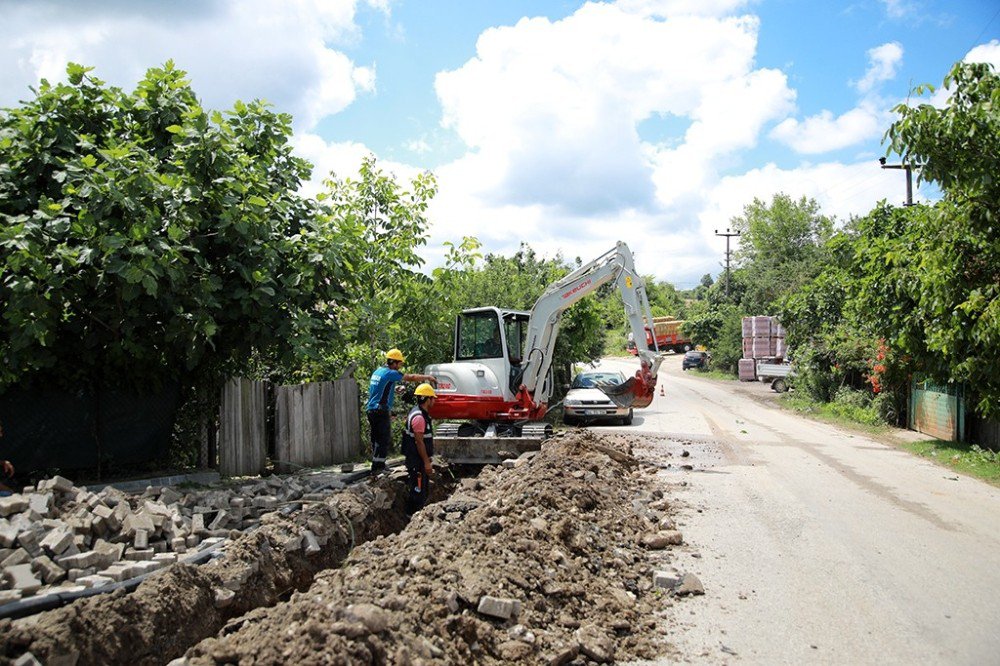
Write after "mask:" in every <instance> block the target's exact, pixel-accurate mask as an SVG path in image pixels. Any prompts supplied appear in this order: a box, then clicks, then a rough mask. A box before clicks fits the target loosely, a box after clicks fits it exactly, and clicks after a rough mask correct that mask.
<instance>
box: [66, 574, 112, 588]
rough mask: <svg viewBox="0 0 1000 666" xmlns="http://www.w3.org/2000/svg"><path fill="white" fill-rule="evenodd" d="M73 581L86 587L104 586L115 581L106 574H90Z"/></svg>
mask: <svg viewBox="0 0 1000 666" xmlns="http://www.w3.org/2000/svg"><path fill="white" fill-rule="evenodd" d="M75 582H76V583H79V584H80V585H85V586H87V587H104V586H105V585H110V584H111V583H113V582H115V581H114V580H113V579H111V578H109V577H107V576H98V575H90V576H83V577H81V578H77V579H76V581H75Z"/></svg>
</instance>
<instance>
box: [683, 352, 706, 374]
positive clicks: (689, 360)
mask: <svg viewBox="0 0 1000 666" xmlns="http://www.w3.org/2000/svg"><path fill="white" fill-rule="evenodd" d="M707 367H708V352H705V351H697V350H694V349H692V350H691V351H689V352H685V353H684V360H683V361H681V370H687V369H688V368H701V369H702V370H704V369H705V368H707Z"/></svg>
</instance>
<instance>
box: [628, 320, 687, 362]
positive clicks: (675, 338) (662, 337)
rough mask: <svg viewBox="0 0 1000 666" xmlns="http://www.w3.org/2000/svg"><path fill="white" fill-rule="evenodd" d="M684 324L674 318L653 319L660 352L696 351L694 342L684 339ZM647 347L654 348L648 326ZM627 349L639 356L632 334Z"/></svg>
mask: <svg viewBox="0 0 1000 666" xmlns="http://www.w3.org/2000/svg"><path fill="white" fill-rule="evenodd" d="M683 324H684V321H683V320H681V319H674V318H673V317H653V331H655V332H656V347H657V348H658V349H659V350H660V351H666V350H668V349H672V350H673V351H675V352H677V353H683V352H686V351H690V350H692V349H694V342H692V341H691V340H690V339H689V338H686V337H684V334H683V333H681V326H682V325H683ZM646 346H647V347H648V348H649V349H652V348H653V336H652V334H651V333H650V330H649V326H646ZM627 348H628V351H629V353H630V354H633V355H635V354H638V350H637V349H636V346H635V340H634V339H633V336H632V334H631V333H629V336H628V345H627Z"/></svg>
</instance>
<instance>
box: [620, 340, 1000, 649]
mask: <svg viewBox="0 0 1000 666" xmlns="http://www.w3.org/2000/svg"><path fill="white" fill-rule="evenodd" d="M603 365H604V366H607V367H611V368H615V369H622V370H625V371H627V372H634V369H635V367H636V363H635V361H634V360H628V361H626V360H616V359H608V360H606V361H604V363H603ZM660 378H661V379H660V383H661V385H662V386H663V388H664V395H662V396H660V395H659V391H657V393H658V395H657V397H656V399H655V400H654V402H653V404H652V405H651V406H650V407H649V408H647V409H645V410H641V411H636V418H635V421H634V424H633V426H632V427H631V428H628V429H627V430H630V431H633V432H635V431H642V432H646V433H649V434H651V435H663V436H667V437H669V438H671V439H666V438H665V437H651V438H649V440H648V441H649V446H648V449H646V450H644V451H642V452H641V453H642V454H643V455H645V456H648V457H649V458H651V459H653V460H657V461H659V462H661V463H662V464H664V465H666V464H670V465H671V468H670V469H665V470H664V471H663V472H662V474H663V476H664V478H665V479H666V480H667V482H668V483H671V484H673V485H674V486H675V488H674V490H673V492H672V493H671V495H670V496H671V497H673V498H674V502H675V505H677V506H678V507H679V514H678V516H679V517H678V524H679V528H680V529H681V530H682V531H683V533H684V537H685V541H686V543H687V545H685V546H683V547H681V548H679V549H677V550H676V551H675V552H674V553H673V557H674V561H673V564H674V566H675V567H676V568H677V569H678V570H681V571H691V572H693V573H695V574H696V575H698V576H699V577H700V578H701V580H702V582H703V583H704V585H705V589H706V594H705V596H704V597H698V598H695V599H691V600H685V601H683V602H680V603H679V604H678V605H677V606H675V607H674V609H673V610H674V611H676V612H674V613H673V616H674V620H673V622H672V624H670V625H666V626H664V631H665V632H666V633H667V634H668V636H669V639H670V640H671V641H672V642H673V643H674V644H675V645H676V646H677V647H678V648H679V649H680V651H681V654H683V655H685V657H686V658H687V659H689V660H691V661H693V662H697V663H762V664H801V663H832V664H998V663H1000V489H996V488H993V487H992V486H989V485H987V484H985V483H982V482H980V481H977V480H974V479H971V478H968V477H965V476H958V475H956V474H955V473H953V472H951V471H950V470H948V469H946V468H943V467H940V466H937V465H935V464H934V463H932V462H929V461H926V460H922V459H920V458H916V457H914V456H912V455H910V454H908V453H906V452H905V451H902V450H899V449H896V448H894V447H892V446H889V445H886V444H883V443H881V442H879V441H876V440H874V439H871V438H869V437H865V436H862V435H858V434H853V433H850V432H847V431H845V430H842V429H839V428H837V427H834V426H830V425H826V424H822V423H817V422H815V421H812V420H810V419H807V418H804V417H801V416H799V415H797V414H794V413H791V412H788V411H785V410H782V409H780V408H779V407H777V406H775V405H774V404H773V402H772V401H771V396H769V392H768V389H767V387H765V386H763V385H760V384H740V383H738V382H724V381H717V380H709V379H705V378H699V377H696V376H693V375H692V374H690V373H682V372H681V370H680V356H676V357H669V358H668V361H667V362H666V363H665V364H664V368H663V370H662V371H661V375H660ZM615 430H625V429H620V428H615ZM900 436H903V437H906V436H912V435H907V434H906V432H905V431H900ZM672 440H685V441H686V443H678V442H677V441H672ZM681 450H687V451H689V453H690V457H687V458H683V459H681V458H680V457H679V456H680V454H681ZM682 462H683V463H689V464H690V465H691V466H692V467H693V468H694V469H693V470H691V471H681V470H680V469H679V464H680V463H682ZM664 663H666V662H664Z"/></svg>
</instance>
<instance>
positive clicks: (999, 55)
mask: <svg viewBox="0 0 1000 666" xmlns="http://www.w3.org/2000/svg"><path fill="white" fill-rule="evenodd" d="M963 60H964V61H965V62H986V63H989V64H991V65H993V68H994V69H995V70H996V71H997V72H998V73H1000V40H997V39H994V40H992V41H989V42H987V43H986V44H980V45H979V46H977V47H975V48H973V49H972V50H971V51H969V52H968V53H967V54H966V56H965V57H964V58H963Z"/></svg>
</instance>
